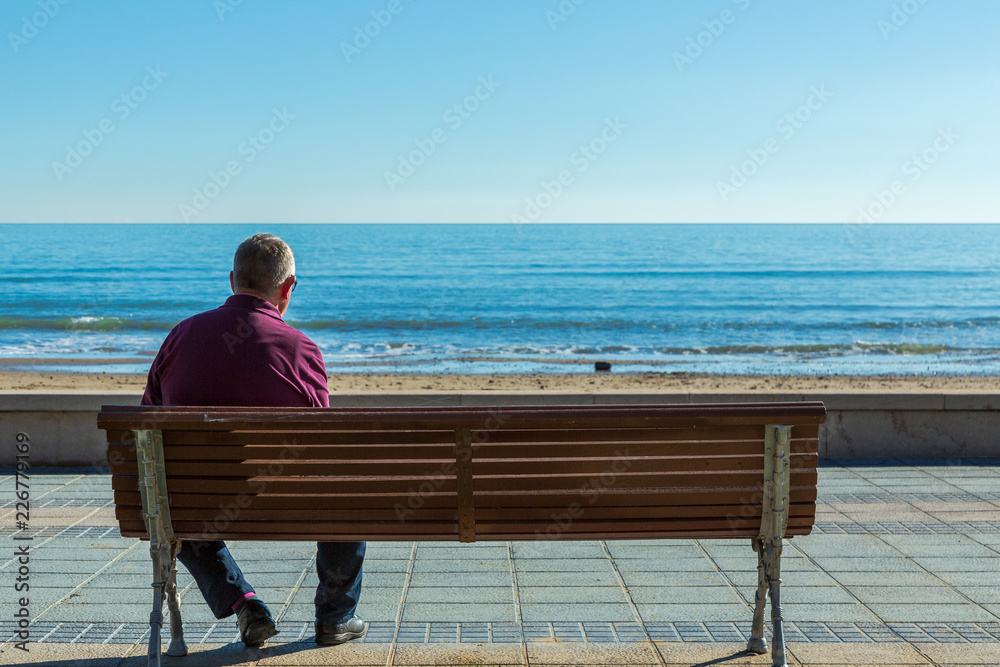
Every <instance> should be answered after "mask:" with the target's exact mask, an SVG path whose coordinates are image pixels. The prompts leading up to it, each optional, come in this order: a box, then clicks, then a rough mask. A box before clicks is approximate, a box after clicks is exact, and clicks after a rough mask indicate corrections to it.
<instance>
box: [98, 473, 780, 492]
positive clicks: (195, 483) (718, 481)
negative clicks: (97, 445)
mask: <svg viewBox="0 0 1000 667" xmlns="http://www.w3.org/2000/svg"><path fill="white" fill-rule="evenodd" d="M759 479H760V475H759V474H754V473H751V472H727V471H717V472H712V473H699V472H679V473H671V472H657V473H632V472H622V473H614V481H613V483H612V484H604V486H614V487H615V488H618V489H650V488H677V487H691V486H705V487H709V486H714V485H718V486H723V485H724V484H725V485H736V486H752V485H753V484H754V483H755V482H756V481H758V480H759ZM424 482H428V483H432V484H434V485H435V486H436V487H437V490H438V491H441V492H445V493H453V492H455V490H456V488H457V486H456V480H455V478H454V477H453V476H448V475H444V474H428V475H412V476H374V475H372V476H364V477H316V478H307V477H285V476H282V477H269V476H266V477H265V476H257V477H251V478H249V479H238V478H219V477H214V476H205V477H201V478H188V477H181V478H171V480H170V485H171V486H170V488H171V493H176V492H182V493H193V492H197V491H201V490H204V489H205V488H206V487H211V488H212V489H213V490H215V491H218V492H220V493H251V494H257V493H262V492H266V493H290V494H301V493H323V492H327V493H330V492H333V493H400V494H406V493H408V492H412V491H413V490H415V489H416V488H417V487H419V486H420V484H422V483H424ZM595 485H596V482H594V481H593V476H592V475H588V474H560V475H537V476H532V477H523V476H519V475H513V476H498V475H482V476H478V477H476V478H475V490H476V493H477V495H478V494H479V493H482V492H490V491H492V492H509V491H534V490H551V489H566V490H573V489H581V488H591V487H592V486H595ZM111 486H112V489H115V490H119V489H125V490H128V489H133V488H138V484H137V481H135V480H132V479H131V478H128V477H125V476H116V477H113V478H112V485H111Z"/></svg>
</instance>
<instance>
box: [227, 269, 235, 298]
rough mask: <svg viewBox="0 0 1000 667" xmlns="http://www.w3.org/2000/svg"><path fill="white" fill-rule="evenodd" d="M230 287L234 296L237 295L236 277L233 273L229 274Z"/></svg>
mask: <svg viewBox="0 0 1000 667" xmlns="http://www.w3.org/2000/svg"><path fill="white" fill-rule="evenodd" d="M229 287H231V288H232V290H233V294H236V275H235V274H234V273H233V272H232V271H230V272H229Z"/></svg>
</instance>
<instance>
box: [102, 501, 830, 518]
mask: <svg viewBox="0 0 1000 667" xmlns="http://www.w3.org/2000/svg"><path fill="white" fill-rule="evenodd" d="M812 508H813V505H811V504H808V503H800V504H792V505H790V506H789V516H795V517H811V516H813V515H814V514H815V512H814V511H813V509H812ZM116 510H119V511H120V514H119V515H118V516H119V518H126V519H128V520H130V521H141V520H142V508H141V507H133V506H120V507H116ZM760 511H761V506H760V505H759V504H757V505H753V504H747V505H738V504H734V505H692V506H688V507H676V506H667V507H633V508H621V507H580V508H579V509H575V510H574V514H577V515H578V516H581V517H585V518H587V519H605V520H614V519H617V518H620V517H637V518H644V519H671V518H711V517H727V516H752V515H753V514H754V513H755V514H756V515H759V514H760ZM562 515H567V516H569V511H568V509H567V508H565V507H559V508H552V507H516V508H510V507H506V508H500V509H494V508H482V507H477V508H476V520H477V521H479V520H483V521H503V520H507V521H551V520H552V519H553V518H554V517H560V516H562ZM170 516H171V518H172V519H174V520H175V521H204V520H213V519H216V518H224V519H226V520H228V521H239V522H253V521H356V520H358V518H359V513H358V511H357V510H353V509H351V510H336V509H325V508H323V509H307V508H299V509H293V510H288V509H257V508H253V507H250V508H245V509H244V508H239V509H238V510H234V509H220V508H217V507H216V508H213V507H207V508H206V507H194V508H192V507H179V508H171V511H170ZM364 519H365V520H368V521H372V522H381V521H389V522H393V521H395V522H397V523H403V522H404V521H411V520H414V521H438V522H450V521H457V520H458V512H457V511H456V510H455V509H453V508H452V509H449V508H419V509H409V508H406V509H404V510H402V511H401V510H396V509H367V510H366V511H365V512H364Z"/></svg>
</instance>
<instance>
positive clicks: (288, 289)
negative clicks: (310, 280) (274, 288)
mask: <svg viewBox="0 0 1000 667" xmlns="http://www.w3.org/2000/svg"><path fill="white" fill-rule="evenodd" d="M294 284H295V276H288V280H286V281H285V282H283V283H281V298H282V300H284V301H288V299H289V298H290V295H291V293H292V285H294Z"/></svg>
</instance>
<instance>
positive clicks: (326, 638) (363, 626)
mask: <svg viewBox="0 0 1000 667" xmlns="http://www.w3.org/2000/svg"><path fill="white" fill-rule="evenodd" d="M367 629H368V624H367V623H365V622H364V621H362V620H361V619H360V618H358V616H357V614H355V615H354V616H352V617H351V618H349V619H347V620H346V621H342V622H340V623H336V624H334V625H327V624H325V623H323V622H322V621H316V643H317V644H319V645H320V646H333V645H334V644H343V643H344V642H347V641H351V640H352V639H357V638H358V637H362V636H364V634H365V631H366V630H367Z"/></svg>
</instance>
